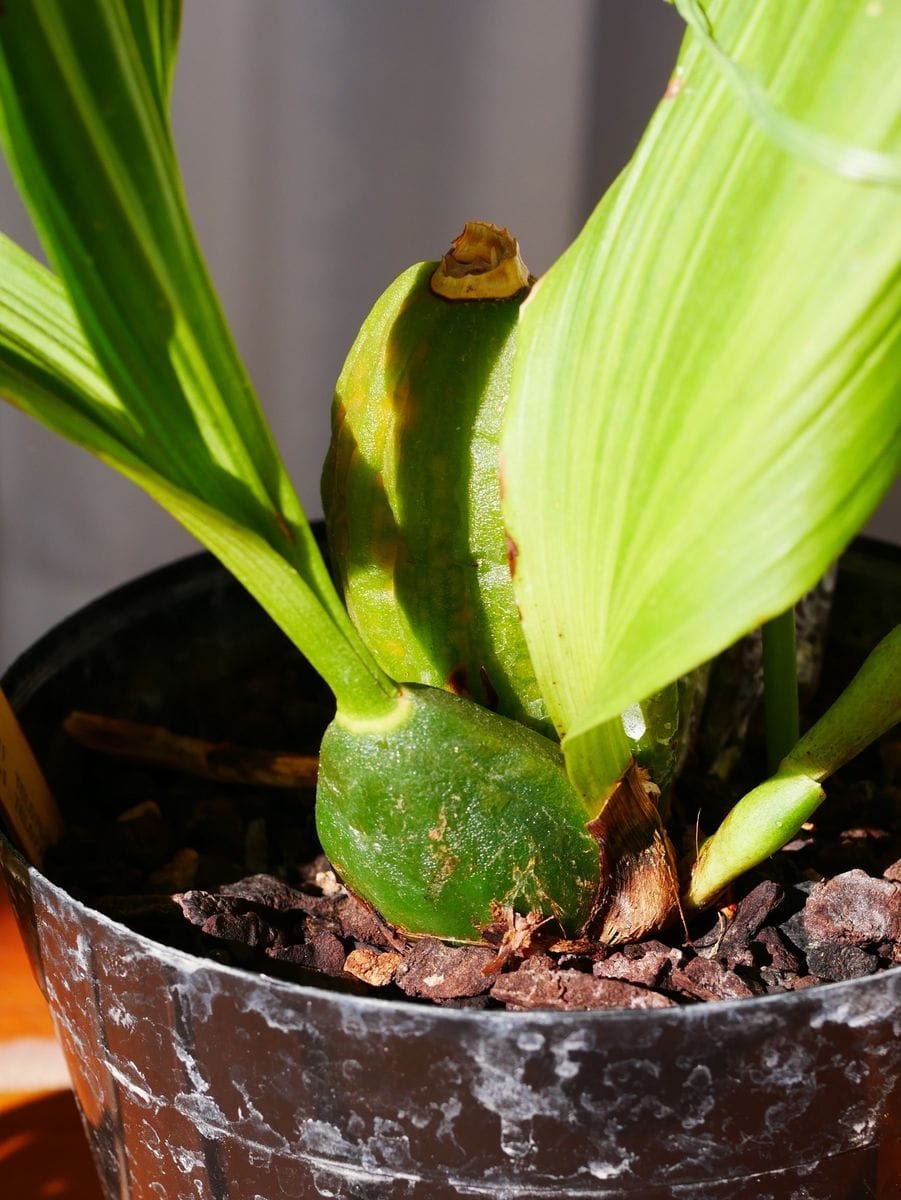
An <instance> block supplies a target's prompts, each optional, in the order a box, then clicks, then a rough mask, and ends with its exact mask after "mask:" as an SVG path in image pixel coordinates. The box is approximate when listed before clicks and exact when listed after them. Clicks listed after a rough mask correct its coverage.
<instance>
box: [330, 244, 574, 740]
mask: <svg viewBox="0 0 901 1200" xmlns="http://www.w3.org/2000/svg"><path fill="white" fill-rule="evenodd" d="M492 228H493V227H492ZM437 266H438V264H437V263H423V264H421V265H419V266H415V267H411V268H410V269H409V270H408V271H405V272H404V273H403V274H402V275H401V276H400V277H399V278H398V279H397V280H396V281H395V282H394V283H393V284H392V285H391V286H390V287H389V288H388V290H387V291H386V292H385V293H384V295H383V296H382V297H381V299H380V300H379V301H378V302H377V303H376V305H375V308H374V309H373V310H372V312H371V313H370V315H369V316H368V317H367V319H366V321H365V323H364V325H363V328H362V329H361V331H360V334H359V336H358V337H357V340H356V342H355V343H354V346H353V348H352V349H351V351H350V354H349V355H348V358H347V362H346V363H345V366H344V370H343V371H342V373H341V377H340V379H339V380H338V385H337V388H336V394H335V402H334V407H333V420H332V441H331V446H330V449H329V454H328V458H327V460H326V464H325V469H324V472H323V480H322V493H323V506H324V510H325V517H326V528H327V530H328V539H329V551H330V555H331V561H332V566H333V569H334V571H335V574H336V576H337V578H338V581H339V584H340V586H341V588H342V590H343V593H344V600H345V603H346V604H347V608H348V611H349V613H350V615H351V618H352V619H353V621H354V623H355V625H356V626H357V629H358V630H359V631H360V633H361V635H362V637H363V639H364V641H365V642H366V644H367V646H368V647H369V649H370V651H371V652H372V653H373V655H374V656H375V658H376V660H377V661H378V663H379V666H381V667H382V669H383V670H385V671H386V672H387V673H388V674H389V675H390V676H391V677H392V678H393V679H399V680H403V681H409V682H413V683H424V684H429V685H430V686H432V687H439V688H446V689H448V690H449V691H452V692H456V693H457V694H458V695H463V696H469V697H471V698H472V699H474V700H476V701H478V702H479V703H481V704H484V705H486V706H487V707H490V708H493V709H496V710H497V711H498V712H501V713H503V714H504V715H505V716H509V717H512V718H513V719H514V720H517V721H522V722H523V723H525V724H527V725H530V726H532V727H533V728H535V729H538V730H539V731H541V732H543V733H545V734H547V735H548V736H550V737H554V736H555V734H554V728H553V725H552V724H551V721H550V719H549V717H548V715H547V711H546V708H545V705H544V702H543V700H542V698H541V694H540V692H539V690H538V685H537V683H536V681H535V677H534V673H533V671H532V667H531V662H530V660H529V653H528V650H527V648H526V644H525V640H524V639H523V635H522V631H521V629H520V625H519V617H518V613H517V609H516V603H515V600H514V598H513V588H512V582H511V579H510V567H509V563H508V554H507V543H506V537H505V533H504V522H503V517H502V514H501V501H500V486H499V479H498V446H499V442H500V433H501V422H502V420H503V415H504V410H505V407H506V403H507V393H508V388H509V382H510V374H511V370H512V363H513V352H514V347H515V339H516V323H517V317H518V313H519V306H520V303H521V302H522V299H523V298H524V296H525V295H526V294H527V291H528V275H527V273H526V274H525V276H524V277H523V278H522V280H521V281H520V280H518V279H517V280H515V281H514V284H513V286H516V284H517V283H518V284H519V286H518V287H517V290H516V292H515V294H514V295H513V296H511V297H508V298H503V299H464V300H448V299H445V298H444V297H442V296H439V295H436V294H435V292H434V291H433V290H432V288H431V287H430V280H431V278H432V276H433V274H434V273H435V270H436V267H437Z"/></svg>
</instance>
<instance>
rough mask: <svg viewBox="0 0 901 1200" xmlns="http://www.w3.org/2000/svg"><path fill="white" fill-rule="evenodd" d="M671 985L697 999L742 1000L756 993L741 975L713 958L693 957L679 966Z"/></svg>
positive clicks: (673, 974) (674, 972)
mask: <svg viewBox="0 0 901 1200" xmlns="http://www.w3.org/2000/svg"><path fill="white" fill-rule="evenodd" d="M670 986H671V987H672V988H673V989H677V990H678V991H680V992H684V993H685V995H687V996H693V997H694V998H695V999H696V1000H740V999H747V998H748V997H750V996H753V995H755V993H754V991H753V990H752V989H751V988H750V987H749V986H748V984H747V983H745V981H744V980H743V979H742V978H741V977H740V976H739V975H736V973H735V972H734V971H730V970H729V969H728V968H726V967H724V966H723V965H722V964H721V963H718V962H717V961H716V960H715V959H712V958H693V959H692V960H691V962H689V963H686V965H685V967H683V968H677V969H676V970H674V971H673V973H672V976H671V983H670Z"/></svg>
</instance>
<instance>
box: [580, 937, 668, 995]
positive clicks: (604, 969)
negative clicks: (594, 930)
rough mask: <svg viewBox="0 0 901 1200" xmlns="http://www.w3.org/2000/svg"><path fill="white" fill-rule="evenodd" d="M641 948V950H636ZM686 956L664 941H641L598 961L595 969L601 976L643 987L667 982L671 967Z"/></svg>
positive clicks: (594, 972) (599, 976) (597, 975)
mask: <svg viewBox="0 0 901 1200" xmlns="http://www.w3.org/2000/svg"><path fill="white" fill-rule="evenodd" d="M638 950H640V951H641V953H635V951H638ZM683 957H684V955H683V953H682V951H681V950H678V949H676V948H675V947H672V946H665V945H663V943H662V942H638V943H635V944H633V945H630V946H627V947H626V949H625V951H617V952H616V953H614V954H609V955H608V956H607V957H606V958H603V959H599V960H598V961H597V962H595V964H594V966H593V968H592V972H593V974H594V975H595V976H596V977H598V978H599V979H619V980H622V982H624V983H637V984H640V985H641V986H642V987H649V988H652V987H655V986H656V985H657V984H659V983H661V982H663V981H664V979H665V978H666V976H667V974H668V973H669V971H670V969H671V968H672V967H676V966H678V965H679V964H680V963H681V962H682V959H683Z"/></svg>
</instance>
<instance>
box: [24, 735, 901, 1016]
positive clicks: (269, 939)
mask: <svg viewBox="0 0 901 1200" xmlns="http://www.w3.org/2000/svg"><path fill="white" fill-rule="evenodd" d="M752 741H753V735H752ZM69 757H70V759H71V761H70V762H69V764H68V772H69V775H68V777H69V778H70V779H71V778H72V774H71V772H72V768H73V766H74V765H77V766H78V772H77V775H76V778H77V779H78V780H79V783H78V785H77V788H76V791H78V792H80V793H81V796H82V797H83V798H84V797H85V796H87V795H89V796H90V797H91V801H92V802H91V803H90V804H83V803H82V804H79V805H78V809H77V811H78V812H79V813H80V814H82V818H81V820H80V822H79V823H78V824H76V823H74V822H73V823H72V824H71V825H70V827H69V833H68V837H67V839H66V841H65V842H64V843H63V844H62V845H61V846H59V847H58V848H57V850H56V852H55V854H54V856H53V859H52V861H51V863H50V864H48V866H49V869H48V874H50V876H51V877H52V878H54V879H56V880H57V881H59V882H60V883H62V884H63V885H64V886H66V887H67V888H68V890H70V891H71V892H72V893H73V894H75V895H77V896H78V897H79V898H80V899H83V900H85V901H86V902H87V903H89V904H90V905H91V906H93V907H96V908H98V909H100V910H101V911H103V912H105V913H107V914H108V915H109V916H111V917H113V918H115V919H117V920H120V921H123V922H124V923H125V924H127V925H129V926H131V927H132V928H134V929H135V930H137V931H139V932H141V933H145V934H147V935H149V936H151V937H153V938H155V939H157V940H160V941H165V942H167V943H169V944H171V945H174V946H177V947H179V948H182V949H185V950H187V951H190V952H192V953H195V954H201V955H206V956H208V957H210V958H213V959H216V960H217V961H220V962H227V963H231V964H234V965H238V966H242V967H245V968H250V969H255V970H260V971H264V972H269V973H271V974H275V975H278V976H280V977H283V978H288V979H292V980H296V981H298V982H305V983H310V982H315V983H317V984H318V985H320V986H322V985H325V986H328V987H334V988H341V989H347V990H353V991H358V992H366V993H370V994H378V995H382V996H390V997H395V998H397V997H399V996H406V997H408V998H410V999H411V1000H414V1001H429V1002H432V1003H437V1004H442V1005H454V1006H467V1007H480V1008H481V1007H499V1006H503V1007H506V1008H509V1009H534V1008H543V1009H589V1008H592V1009H593V1008H623V1007H626V1008H663V1007H669V1006H672V1005H677V1004H696V1003H700V1002H704V1001H717V1000H724V999H737V998H742V997H751V996H759V995H763V994H765V993H773V992H783V991H790V990H795V989H799V988H807V987H811V986H814V985H816V984H819V983H823V982H828V981H833V980H845V979H851V978H855V977H857V976H863V975H868V974H871V973H873V972H874V971H878V970H881V969H884V968H885V967H889V966H892V965H896V964H898V963H901V738H899V737H898V735H897V733H896V735H895V736H894V737H892V736H891V735H890V736H889V737H888V738H887V739H884V740H883V742H882V744H881V745H880V746H879V747H877V748H874V749H872V750H871V751H869V752H868V753H867V754H866V755H863V756H861V758H860V759H858V760H857V761H856V762H855V763H854V764H851V766H850V767H848V768H846V769H845V771H844V772H843V773H842V775H841V776H840V777H838V778H836V779H835V780H834V781H833V782H832V784H831V785H830V787H829V797H828V800H827V802H826V803H825V804H824V805H823V806H822V808H821V809H820V810H819V812H818V813H817V816H816V821H815V822H811V823H810V824H809V825H808V826H807V827H805V829H804V830H803V831H802V833H801V835H799V836H798V837H797V838H796V839H795V840H794V841H793V842H792V843H790V844H789V845H788V846H787V847H785V849H784V850H783V851H782V852H780V854H779V855H777V856H776V857H774V858H773V859H771V860H769V862H768V863H767V864H765V867H763V868H760V869H758V870H757V871H755V872H752V873H751V874H750V875H749V876H747V877H746V878H745V879H744V880H743V881H742V884H741V886H740V887H739V886H736V889H735V891H734V893H733V894H732V895H731V896H728V897H726V899H725V902H724V903H723V904H722V905H721V907H720V909H719V910H718V911H713V912H709V913H707V914H704V915H702V916H701V917H700V918H698V919H697V920H695V921H694V922H693V923H692V924H691V925H690V926H689V927H688V928H685V927H684V926H681V925H680V926H675V927H673V928H671V929H669V930H667V931H665V933H664V934H660V935H658V936H657V937H654V938H651V939H648V940H645V941H642V942H638V943H634V944H630V945H626V946H620V947H616V948H614V949H609V948H607V949H605V948H603V947H600V946H597V945H591V944H589V943H588V942H574V941H564V940H561V935H560V932H559V930H558V929H556V928H555V926H554V923H553V922H542V921H541V920H539V919H538V918H536V917H534V916H532V915H530V914H525V913H514V912H512V911H499V912H497V913H496V914H495V916H496V920H495V921H494V923H493V924H492V925H490V926H488V927H487V928H486V929H485V930H484V931H483V943H484V944H482V945H467V946H450V945H446V944H444V943H442V942H439V941H436V940H434V939H429V938H426V939H420V940H412V939H409V938H406V937H404V936H403V935H402V934H401V933H400V932H398V931H397V930H395V929H392V928H391V927H390V926H388V925H386V924H385V923H384V922H383V921H382V920H381V919H380V918H379V917H378V916H377V914H375V913H374V912H373V911H372V910H371V909H370V908H369V907H367V906H366V905H365V904H364V903H363V902H362V901H360V900H359V899H357V898H356V897H355V896H353V895H351V894H349V893H348V892H347V891H346V890H345V888H344V887H343V886H342V884H341V883H340V881H339V880H338V879H337V878H336V876H335V874H334V872H333V871H332V870H331V867H330V865H329V863H328V861H327V860H326V859H325V858H324V857H323V856H322V855H321V853H320V851H319V847H318V843H317V842H316V838H315V831H314V827H313V801H314V796H313V792H312V790H311V789H298V790H295V791H288V792H286V791H282V790H275V789H272V788H260V787H248V786H244V785H233V784H222V783H215V782H212V781H209V780H203V779H195V778H191V777H188V776H182V775H179V774H177V773H172V772H170V771H165V770H160V769H156V768H148V767H144V766H138V765H135V764H133V763H129V762H125V761H122V760H119V759H110V758H107V757H105V756H103V755H99V754H96V753H93V752H90V751H87V750H84V749H82V748H81V747H72V748H71V751H70V754H69ZM748 757H749V758H751V759H752V758H753V752H752V753H751V754H750V755H749V756H748ZM749 770H750V768H749ZM742 786H743V784H742V783H741V781H733V782H730V783H729V784H725V783H723V782H722V781H721V780H720V779H718V778H716V777H714V776H711V775H709V774H706V773H704V772H702V771H700V769H699V768H698V766H697V764H695V765H694V767H693V768H690V769H689V770H688V772H687V773H686V774H685V775H684V776H683V778H682V780H681V781H680V783H679V785H678V787H677V789H676V792H675V794H674V796H673V800H672V812H673V818H674V821H675V822H676V824H677V826H681V827H682V828H686V829H689V830H690V831H691V833H690V839H691V840H692V841H693V840H694V837H695V836H696V834H695V830H696V827H700V828H701V829H703V828H713V827H715V824H716V822H717V820H718V819H719V817H720V815H721V814H722V812H724V811H725V810H726V808H728V806H729V805H730V804H731V803H733V802H734V798H735V796H736V795H737V794H740V792H741V788H742ZM69 807H70V811H71V806H69ZM86 812H90V813H91V814H92V819H91V820H90V821H89V822H86V821H85V820H84V816H83V814H85V813H86ZM698 821H700V825H699V826H698ZM682 849H683V851H687V850H689V849H690V847H688V846H685V845H684V844H683V846H682Z"/></svg>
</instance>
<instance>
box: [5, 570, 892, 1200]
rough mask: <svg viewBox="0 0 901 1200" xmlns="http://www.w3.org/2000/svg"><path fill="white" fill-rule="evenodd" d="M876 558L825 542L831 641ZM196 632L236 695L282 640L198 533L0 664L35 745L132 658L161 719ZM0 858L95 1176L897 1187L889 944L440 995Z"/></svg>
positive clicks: (249, 1196) (276, 1186)
mask: <svg viewBox="0 0 901 1200" xmlns="http://www.w3.org/2000/svg"><path fill="white" fill-rule="evenodd" d="M890 558H891V555H889V558H886V557H885V553H884V552H880V551H878V550H877V551H875V552H870V553H868V554H862V553H861V552H860V551H855V552H852V553H851V554H850V555H849V556H848V557H847V558H846V560H845V563H844V567H843V573H842V581H841V583H840V591H839V596H838V598H837V604H838V605H839V608H840V613H839V615H838V618H837V626H838V627H840V628H841V631H842V633H843V634H844V635H846V637H849V638H850V639H851V640H852V641H853V639H854V638H855V636H858V635H859V636H863V634H862V633H861V629H862V627H860V626H859V625H857V624H855V622H857V620H858V618H857V616H855V611H856V610H854V608H853V606H851V607H848V606H847V605H846V608H845V609H842V607H841V606H842V605H843V604H846V599H845V598H846V597H848V596H852V595H854V594H855V592H856V590H857V588H858V586H859V585H860V584H861V583H862V582H863V583H864V584H866V581H867V579H868V578H869V579H871V580H872V579H873V578H875V579H876V581H877V584H878V586H877V588H876V590H875V592H871V593H870V596H871V599H870V600H868V601H867V603H868V604H872V603H873V601H872V595H874V594H875V595H878V596H880V597H881V600H880V603H889V604H893V605H896V606H897V605H898V604H899V599H901V578H899V572H898V566H897V562H894V563H893V564H891V563H890V562H889V559H890ZM886 572H889V573H888V574H886ZM892 589H894V590H892ZM160 639H162V640H160ZM185 647H188V648H189V649H188V650H185V649H184V648H185ZM195 651H196V652H197V653H199V654H201V656H202V657H203V658H204V661H205V663H206V675H207V681H209V675H210V672H211V671H213V672H214V673H215V671H220V672H221V677H222V683H221V686H223V687H225V686H228V687H231V688H233V689H234V690H235V693H236V698H239V697H240V680H241V678H242V664H244V665H246V664H247V663H248V662H250V661H252V660H254V659H255V658H256V656H257V655H260V654H266V653H269V654H271V653H288V652H287V651H286V648H285V645H284V643H283V642H282V640H281V637H280V635H278V634H277V633H275V632H274V631H273V630H272V629H271V627H270V625H269V623H268V622H267V621H266V620H265V618H263V617H261V616H260V615H259V614H258V612H257V610H256V609H255V607H254V606H253V605H252V603H250V602H249V601H247V600H246V598H245V597H244V595H243V593H241V592H240V591H239V590H238V589H237V588H236V587H235V585H234V584H233V583H232V582H231V581H230V580H229V579H228V577H226V576H225V575H224V574H223V573H222V572H221V571H220V569H219V568H218V567H216V566H215V564H213V563H212V562H211V560H209V559H207V558H205V557H200V558H196V559H191V560H188V561H186V562H185V563H181V564H176V565H175V566H174V567H171V568H167V569H164V570H163V571H160V572H157V573H155V574H153V575H151V576H148V577H147V578H146V579H144V580H140V581H138V583H136V584H132V585H130V586H128V587H126V588H124V589H120V590H119V591H118V592H116V593H113V594H112V595H111V596H108V597H106V598H105V599H103V600H101V601H99V602H98V603H96V604H94V605H91V606H90V607H89V608H87V609H85V610H84V611H82V612H81V613H79V614H77V615H76V616H75V617H73V618H71V619H70V620H69V621H67V622H65V623H64V624H63V625H61V626H60V627H59V628H58V629H57V630H55V631H54V632H53V633H51V634H50V635H48V637H46V638H45V639H43V641H41V642H40V643H38V645H37V646H35V647H34V648H33V649H32V650H31V651H29V652H28V653H27V654H26V655H24V656H23V658H22V659H20V660H19V662H18V663H17V664H16V665H15V666H14V667H13V668H12V669H11V670H10V672H9V673H8V675H7V677H6V679H5V681H4V686H5V687H6V689H7V691H8V693H9V694H10V696H11V699H12V701H13V704H14V706H15V707H16V708H17V710H18V712H19V714H20V717H21V720H22V722H23V725H24V727H25V729H26V732H27V733H28V735H29V738H30V740H31V741H32V744H33V745H34V746H35V748H36V750H37V752H38V754H39V756H48V755H49V756H50V757H52V751H53V747H54V744H55V741H56V739H57V738H58V736H59V735H58V732H57V731H58V724H59V720H60V718H61V716H63V715H65V713H66V712H67V711H68V709H69V708H70V707H71V706H72V705H73V704H76V703H77V705H79V706H81V707H91V706H95V707H97V708H99V709H103V708H104V707H108V706H109V705H110V704H115V703H116V702H117V701H121V698H122V697H123V696H125V695H127V694H128V689H129V688H133V687H134V686H135V684H136V681H139V684H140V687H141V689H142V694H143V696H144V697H145V699H146V697H154V696H159V706H160V712H159V718H160V719H161V720H165V718H166V698H165V687H164V682H163V681H164V679H165V678H166V677H167V675H168V674H169V667H170V666H171V661H172V659H173V658H175V659H177V658H178V656H179V655H180V654H183V653H191V654H193V653H195ZM183 699H184V698H182V700H183ZM239 702H240V700H239ZM0 859H2V865H3V869H4V871H5V873H6V876H7V879H8V881H9V883H10V886H11V889H12V893H13V897H14V903H15V907H16V910H17V914H18V918H19V922H20V925H21V928H22V930H23V933H24V936H25V938H26V941H27V943H28V945H29V947H30V951H31V954H32V959H33V963H34V968H35V973H36V975H37V977H38V980H39V982H40V984H41V986H42V988H43V990H44V994H45V995H46V997H47V1000H48V1002H49V1004H50V1007H51V1010H52V1012H53V1015H54V1019H55V1021H56V1025H57V1029H58V1031H59V1035H60V1038H61V1040H62V1043H63V1047H64V1050H65V1053H66V1057H67V1060H68V1063H69V1066H70V1069H71V1072H72V1077H73V1081H74V1085H75V1091H76V1095H77V1097H78V1101H79V1104H80V1106H81V1110H82V1113H83V1116H84V1122H85V1127H86V1130H87V1133H88V1136H89V1138H90V1141H91V1145H92V1147H93V1151H94V1155H95V1158H96V1161H97V1164H98V1169H99V1172H100V1175H101V1178H102V1180H103V1184H104V1187H105V1189H106V1194H107V1196H108V1197H109V1198H110V1200H113V1198H114V1197H115V1198H116V1200H121V1198H123V1197H126V1198H129V1200H145V1198H146V1200H182V1198H184V1200H188V1198H190V1200H206V1198H209V1200H213V1198H215V1200H225V1198H226V1197H228V1198H229V1200H280V1198H283V1197H290V1198H291V1200H300V1198H303V1197H314V1196H332V1197H341V1198H351V1197H353V1198H359V1200H363V1198H366V1200H369V1198H372V1200H376V1198H377V1200H394V1198H397V1200H400V1198H404V1200H408V1198H409V1200H412V1198H416V1200H420V1198H421V1200H445V1198H450V1197H457V1196H482V1197H490V1198H491V1200H514V1198H515V1200H533V1198H535V1200H537V1198H539V1197H544V1198H547V1200H550V1198H553V1200H558V1198H561V1200H562V1198H564V1197H585V1198H588V1197H593V1198H598V1200H600V1198H601V1197H604V1198H612V1197H618V1198H621V1197H630V1198H631V1200H664V1198H666V1200H675V1198H677V1197H678V1198H682V1200H776V1198H779V1200H859V1198H862V1197H878V1198H879V1200H891V1198H894V1197H899V1196H901V1184H899V1180H901V1037H899V1034H901V969H895V970H891V971H887V972H885V973H883V974H881V975H877V976H873V977H870V978H865V979H859V980H855V981H853V982H850V983H837V984H830V985H826V986H823V987H820V988H815V989H811V990H807V991H800V992H794V993H789V994H785V995H779V996H772V997H766V998H762V999H755V1000H742V1001H735V1002H724V1003H720V1004H708V1005H697V1006H694V1007H686V1008H674V1009H664V1010H657V1011H640V1012H630V1011H622V1012H579V1013H565V1014H561V1013H501V1012H489V1013H481V1012H472V1011H451V1010H447V1009H441V1008H433V1007H425V1006H419V1005H414V1004H411V1003H395V1002H392V1001H386V1000H382V999H379V998H377V997H374V998H371V999H370V998H366V997H359V996H355V995H346V994H342V993H338V992H334V991H327V990H319V989H316V988H311V987H303V986H298V985H295V984H289V983H285V982H282V981H281V980H278V979H275V978H270V977H267V976H260V975H255V974H251V973H248V972H245V971H242V970H238V969H235V968H233V967H227V966H221V965H219V964H217V963H215V962H213V961H210V960H207V959H201V958H195V957H192V956H191V955H188V954H184V953H181V952H178V951H175V950H171V949H167V948H166V947H164V946H161V945H158V944H156V943H154V942H151V941H149V940H148V939H146V938H144V937H141V936H139V935H137V934H135V933H133V932H131V931H130V930H128V929H126V928H125V927H123V926H121V925H119V924H117V923H115V922H114V921H111V920H109V919H108V918H106V917H104V916H102V915H100V914H98V913H97V912H95V911H92V910H91V909H90V908H87V907H85V906H84V905H82V904H80V903H78V902H76V901H75V900H73V899H72V898H71V897H70V896H68V895H67V894H66V893H65V892H63V891H61V890H60V889H59V888H58V887H57V886H55V885H54V884H53V883H52V882H50V881H49V880H48V879H46V878H44V877H43V876H42V875H41V874H40V873H39V872H37V871H35V870H34V869H32V868H29V867H28V866H27V865H26V864H25V863H24V862H23V860H22V859H21V858H20V857H19V856H18V855H17V854H16V853H15V851H13V850H12V848H11V847H10V846H9V844H8V843H3V844H2V847H0Z"/></svg>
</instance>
